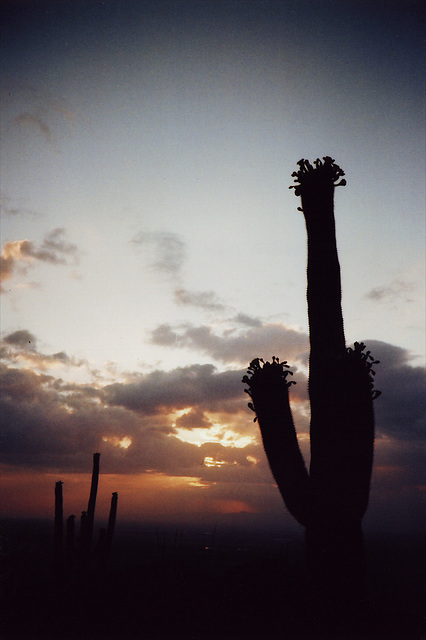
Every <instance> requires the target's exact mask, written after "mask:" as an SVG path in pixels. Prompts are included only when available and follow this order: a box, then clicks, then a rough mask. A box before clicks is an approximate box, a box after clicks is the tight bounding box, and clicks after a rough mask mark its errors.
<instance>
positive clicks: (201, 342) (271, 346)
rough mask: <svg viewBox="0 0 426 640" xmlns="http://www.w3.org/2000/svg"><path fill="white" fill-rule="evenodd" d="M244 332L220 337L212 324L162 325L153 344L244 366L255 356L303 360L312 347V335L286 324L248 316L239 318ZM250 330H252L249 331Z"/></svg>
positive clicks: (229, 331) (154, 337)
mask: <svg viewBox="0 0 426 640" xmlns="http://www.w3.org/2000/svg"><path fill="white" fill-rule="evenodd" d="M237 319H238V321H239V323H240V324H242V325H243V326H244V329H243V330H242V331H241V330H237V329H236V328H235V327H234V328H231V329H228V330H226V331H225V332H224V333H222V334H221V335H220V334H217V333H215V332H214V331H213V329H212V328H211V327H210V326H208V325H201V326H194V325H190V324H187V325H183V326H179V327H172V326H171V325H169V324H162V325H159V326H158V327H157V328H156V329H154V330H153V331H152V333H151V342H152V343H153V344H157V345H162V346H173V347H179V348H187V349H193V350H196V351H198V352H201V353H204V354H206V355H208V356H210V357H212V358H213V359H214V360H217V361H219V362H224V363H230V362H236V363H237V362H238V363H240V364H241V365H242V366H245V365H248V363H249V362H250V361H251V360H252V359H253V358H255V357H264V358H266V359H270V358H271V357H272V356H273V355H278V356H279V357H280V358H281V359H282V360H289V361H290V362H291V360H294V359H296V358H299V359H300V357H301V355H302V354H303V353H305V352H306V351H307V349H308V348H309V340H308V336H307V335H306V334H305V333H302V332H300V331H296V330H294V329H291V328H289V327H286V326H285V325H283V324H279V323H265V324H262V323H261V322H259V321H256V320H255V319H250V318H248V317H247V316H241V315H240V316H237ZM247 327H248V328H247Z"/></svg>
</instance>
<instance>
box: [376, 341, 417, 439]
mask: <svg viewBox="0 0 426 640" xmlns="http://www.w3.org/2000/svg"><path fill="white" fill-rule="evenodd" d="M366 343H367V345H368V348H369V349H371V351H372V353H373V355H374V357H375V358H377V359H378V360H380V364H379V365H377V367H376V371H377V375H376V381H375V386H376V387H377V388H378V389H380V390H381V392H382V395H381V396H380V397H379V398H378V399H377V401H376V402H375V413H376V425H377V431H378V432H379V433H381V434H385V435H388V436H391V437H393V438H397V439H398V440H419V439H420V440H421V439H423V440H425V441H426V370H425V369H424V368H423V367H413V366H411V365H410V364H409V362H410V360H411V357H410V354H409V353H408V352H407V351H406V350H405V349H402V348H401V347H397V346H394V345H391V344H388V343H385V342H380V341H377V340H369V341H366Z"/></svg>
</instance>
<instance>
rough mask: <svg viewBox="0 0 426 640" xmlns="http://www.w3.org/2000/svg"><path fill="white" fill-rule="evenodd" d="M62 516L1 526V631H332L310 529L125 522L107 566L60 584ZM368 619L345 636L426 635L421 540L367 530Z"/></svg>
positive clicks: (425, 565)
mask: <svg viewBox="0 0 426 640" xmlns="http://www.w3.org/2000/svg"><path fill="white" fill-rule="evenodd" d="M53 543H54V531H53V523H52V522H46V521H37V520H32V521H26V520H4V521H2V523H1V545H2V549H1V554H2V570H1V571H2V573H1V581H2V584H1V589H2V612H1V620H2V622H1V637H2V638H5V639H7V640H12V639H13V640H15V639H16V640H18V639H21V638H22V639H30V638H68V639H70V640H74V639H75V640H76V639H77V638H78V639H82V638H120V639H121V638H123V639H127V638H128V639H131V638H142V639H145V638H146V639H147V640H148V639H151V638H152V639H157V638H158V639H164V640H167V639H172V638H187V639H192V640H196V639H203V638H206V639H207V638H208V639H210V638H215V639H217V640H221V639H231V638H234V639H240V638H241V639H256V638H259V639H260V638H268V639H270V640H273V639H275V638H289V639H292V638H295V639H297V638H300V639H309V638H315V637H324V638H326V637H327V638H331V637H332V635H331V634H330V632H327V631H325V630H323V629H321V628H318V624H317V621H316V619H315V615H314V612H313V611H312V610H311V608H310V601H309V582H308V579H307V576H306V573H305V566H304V553H303V537H302V535H301V536H300V537H299V536H297V535H296V536H295V535H294V534H288V535H286V534H285V532H283V531H269V530H264V531H246V532H243V531H239V530H233V529H224V528H221V527H220V526H218V527H217V528H215V527H214V523H213V525H212V527H211V528H210V530H208V529H206V528H204V529H203V528H196V527H194V528H191V527H184V528H182V526H180V525H178V526H177V527H175V526H173V525H170V526H169V527H165V526H164V525H159V526H156V525H155V523H152V524H146V525H143V524H126V523H121V524H120V525H117V531H116V537H115V540H114V543H113V549H112V553H111V557H110V563H109V567H108V570H107V572H106V573H104V572H98V571H97V570H96V568H93V567H92V569H91V570H90V571H89V572H87V573H86V574H85V575H84V577H83V576H82V575H81V576H79V577H78V576H77V577H74V578H70V579H68V580H66V579H65V580H64V582H63V583H59V584H58V583H57V582H56V583H55V578H54V571H53V566H54V553H53V548H54V544H53ZM366 543H367V553H368V562H367V590H368V596H369V602H368V616H367V619H366V620H364V621H360V629H359V630H358V631H356V630H347V632H345V635H343V634H342V633H340V634H339V633H336V637H340V638H346V637H348V638H352V637H358V638H363V639H364V638H366V639H367V638H371V639H372V640H373V639H375V638H378V639H379V638H383V639H385V638H393V639H395V640H396V639H401V640H402V639H412V640H414V639H417V640H420V639H421V638H424V637H425V636H424V634H425V632H426V626H425V617H424V609H423V608H422V607H423V605H424V601H425V600H424V596H425V584H424V575H425V572H426V571H425V570H426V561H425V558H424V545H423V541H422V540H421V539H417V538H416V537H414V536H413V537H410V538H406V537H398V536H394V537H388V536H384V535H383V536H380V535H371V536H367V540H366Z"/></svg>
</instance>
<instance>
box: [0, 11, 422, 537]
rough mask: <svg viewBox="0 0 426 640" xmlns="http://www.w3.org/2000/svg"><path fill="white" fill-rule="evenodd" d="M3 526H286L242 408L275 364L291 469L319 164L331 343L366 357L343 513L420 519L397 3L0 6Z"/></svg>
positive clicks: (414, 216) (413, 240)
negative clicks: (287, 372)
mask: <svg viewBox="0 0 426 640" xmlns="http://www.w3.org/2000/svg"><path fill="white" fill-rule="evenodd" d="M1 8H2V14H3V15H2V21H1V22H2V27H1V45H0V46H1V172H0V180H1V208H2V227H1V247H2V253H1V267H2V270H1V341H2V344H1V351H2V365H1V376H2V383H1V402H2V409H1V417H2V427H1V436H0V465H1V493H2V511H1V515H2V516H3V517H51V515H52V513H53V491H54V483H55V482H56V481H57V480H63V482H64V509H65V514H66V515H69V514H71V513H77V514H78V513H79V512H80V511H81V510H83V509H84V508H85V507H86V503H87V499H88V493H89V486H90V472H91V464H92V453H93V452H95V451H98V452H100V453H101V479H100V485H99V494H98V514H99V517H101V518H102V517H105V514H106V513H107V509H108V505H109V501H110V496H111V492H112V491H117V492H118V494H119V511H118V518H119V520H120V518H121V519H122V520H133V521H138V522H150V521H152V522H154V521H155V522H162V523H170V522H180V523H186V524H191V523H203V524H204V523H205V524H208V525H212V523H216V524H217V523H218V524H219V526H220V525H223V526H225V525H226V524H232V525H234V526H241V527H255V526H256V527H263V528H266V529H267V528H268V527H269V528H273V527H282V528H285V527H287V528H292V527H293V528H296V529H297V527H298V525H296V524H295V523H294V521H293V520H292V518H291V516H290V515H289V514H288V513H287V512H286V510H285V508H284V506H283V504H282V501H281V498H280V496H279V492H278V489H277V487H276V486H275V484H274V481H273V478H272V475H271V473H270V470H269V467H268V464H267V460H266V456H265V454H264V451H263V449H262V444H261V439H260V436H259V433H258V427H257V424H255V423H254V422H253V414H252V412H250V410H249V409H248V408H247V399H248V398H247V396H246V395H245V394H244V386H243V385H242V383H241V378H242V376H243V375H244V373H245V371H246V368H247V366H248V363H249V362H250V360H251V359H252V358H254V357H257V356H262V357H265V358H266V359H270V358H271V357H272V356H273V355H277V356H279V357H280V358H281V359H283V360H287V361H288V362H289V363H290V364H291V367H292V370H293V372H294V379H295V381H296V382H297V384H296V385H293V386H292V387H291V403H292V410H293V416H294V420H295V424H296V429H297V431H298V437H299V442H300V446H301V448H302V451H303V453H304V456H305V459H306V462H307V464H308V463H309V402H308V393H307V375H308V369H307V362H308V355H309V338H308V326H307V310H306V296H305V293H306V231H305V226H304V221H303V216H302V214H300V213H299V212H298V211H297V207H298V206H299V205H300V202H299V201H298V199H297V198H295V196H294V192H293V191H292V190H289V189H288V187H289V185H290V184H292V180H293V179H292V178H291V173H292V172H293V171H294V170H295V168H296V163H297V161H298V160H299V159H300V158H309V159H310V160H311V161H312V160H314V159H315V158H317V157H323V156H325V155H331V156H332V157H333V158H335V159H336V162H337V163H338V164H339V165H340V166H341V167H342V168H343V169H344V171H345V173H346V179H347V186H345V187H344V188H341V189H340V188H339V189H338V190H337V191H336V195H335V213H336V229H337V242H338V250H339V257H340V264H341V270H342V287H343V302H342V304H343V313H344V319H345V331H346V339H347V343H348V345H350V344H352V343H353V342H354V341H355V340H358V341H360V340H362V341H365V342H366V343H367V345H368V348H369V349H371V351H372V353H373V355H374V356H375V357H376V358H377V359H379V360H380V365H377V368H376V369H377V375H376V387H377V388H378V389H380V390H381V391H382V395H381V396H380V398H378V399H377V400H376V401H375V412H376V442H375V463H374V471H373V479H372V489H371V500H370V507H369V511H368V512H367V515H366V518H365V527H366V529H367V530H375V531H385V532H392V531H395V532H398V531H401V532H421V531H426V520H425V513H426V509H424V507H425V496H426V478H425V472H424V469H425V468H426V464H425V463H426V455H425V440H426V424H425V414H426V407H425V400H424V398H425V393H424V392H425V390H426V375H425V368H424V365H425V280H424V276H425V250H424V247H425V175H426V170H425V115H424V114H425V90H424V45H425V41H424V23H425V10H424V7H423V3H421V2H417V1H404V2H402V1H389V2H381V1H380V0H378V1H377V2H368V1H366V0H365V1H363V0H348V1H347V2H344V3H341V2H334V1H330V0H323V1H321V2H320V1H317V0H313V1H312V0H310V1H309V2H308V1H304V0H297V1H296V0H282V1H281V2H273V1H267V0H265V1H263V2H260V1H258V0H253V1H251V0H247V1H245V2H240V1H232V0H229V1H226V2H220V1H215V2H210V1H209V0H205V1H194V2H193V1H176V0H174V1H173V0H171V1H162V2H144V1H140V2H128V1H125V0H123V1H121V0H105V1H98V0H93V1H91V2H79V1H78V0H76V1H72V2H71V1H69V0H57V1H53V0H45V1H43V0H40V1H33V2H26V1H25V0H15V1H12V0H6V1H4V2H2V4H1Z"/></svg>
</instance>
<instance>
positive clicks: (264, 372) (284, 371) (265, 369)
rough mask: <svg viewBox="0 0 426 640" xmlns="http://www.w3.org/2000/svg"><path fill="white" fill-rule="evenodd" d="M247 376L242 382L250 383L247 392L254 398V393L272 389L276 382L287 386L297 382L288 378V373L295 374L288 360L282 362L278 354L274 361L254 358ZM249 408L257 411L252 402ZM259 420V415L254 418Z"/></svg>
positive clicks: (273, 357)
mask: <svg viewBox="0 0 426 640" xmlns="http://www.w3.org/2000/svg"><path fill="white" fill-rule="evenodd" d="M247 374H248V375H246V376H244V377H243V379H242V382H243V383H244V384H247V385H248V387H249V388H248V389H244V391H245V392H246V393H248V395H249V396H250V397H251V398H252V399H253V394H256V393H259V392H260V393H262V392H264V391H265V389H270V388H271V386H274V385H276V384H278V385H280V384H284V386H285V387H289V386H290V385H292V384H296V383H295V382H294V381H293V380H286V378H287V376H288V375H291V376H292V375H293V372H292V371H290V369H289V365H288V364H287V360H285V361H283V362H280V359H279V358H277V357H276V356H272V362H268V361H267V362H265V361H264V360H263V359H262V358H254V360H252V361H251V362H250V365H249V368H248V371H247ZM248 407H249V409H251V410H252V411H255V408H254V405H253V403H252V402H249V403H248ZM254 421H255V422H256V421H257V417H256V418H255V419H254Z"/></svg>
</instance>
